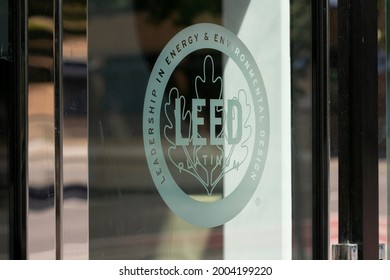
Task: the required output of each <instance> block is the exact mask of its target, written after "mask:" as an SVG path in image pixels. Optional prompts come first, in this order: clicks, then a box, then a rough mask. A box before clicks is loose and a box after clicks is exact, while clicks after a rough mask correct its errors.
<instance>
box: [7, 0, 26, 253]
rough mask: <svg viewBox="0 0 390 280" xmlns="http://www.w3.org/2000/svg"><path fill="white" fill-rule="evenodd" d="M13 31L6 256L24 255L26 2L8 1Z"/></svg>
mask: <svg viewBox="0 0 390 280" xmlns="http://www.w3.org/2000/svg"><path fill="white" fill-rule="evenodd" d="M9 8H10V15H11V16H12V17H13V18H12V24H11V30H10V32H11V33H10V34H13V36H14V38H13V40H12V46H11V55H12V60H13V64H12V69H11V71H12V73H13V75H12V76H13V79H12V81H13V87H12V92H11V109H10V110H11V112H12V113H11V115H12V116H13V119H12V122H11V143H13V145H12V148H13V151H12V153H11V154H10V172H11V174H10V175H11V186H12V187H13V190H12V191H11V198H10V201H11V203H10V206H11V209H10V212H11V215H10V229H11V234H10V235H11V240H10V247H11V248H10V253H11V254H10V258H11V259H26V258H27V207H28V205H27V152H28V151H27V135H28V133H27V3H26V1H9Z"/></svg>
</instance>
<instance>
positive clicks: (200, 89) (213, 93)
mask: <svg viewBox="0 0 390 280" xmlns="http://www.w3.org/2000/svg"><path fill="white" fill-rule="evenodd" d="M222 94H223V81H222V78H221V77H220V76H218V75H216V74H215V68H214V61H213V58H212V57H211V56H210V55H207V56H206V57H205V58H204V61H203V73H202V74H201V75H199V76H196V78H195V95H196V98H195V99H193V100H192V110H186V99H185V97H184V96H180V93H179V90H178V89H177V88H176V87H173V88H172V89H171V90H170V92H169V100H168V102H167V103H166V104H165V108H164V109H165V116H166V119H167V122H168V124H166V125H165V127H164V136H165V138H166V139H167V141H168V142H169V144H170V147H169V148H168V156H169V158H170V160H171V162H172V163H173V164H174V165H175V166H176V168H178V170H179V171H180V172H185V173H187V174H190V175H192V176H193V177H195V178H196V179H197V180H198V181H199V182H200V183H201V184H202V186H203V188H204V189H205V190H206V192H207V194H208V195H212V194H213V191H214V189H215V187H216V186H217V185H218V183H219V182H220V181H221V179H222V178H223V177H224V175H226V174H227V173H229V172H234V171H235V170H238V169H239V168H240V167H241V165H242V164H243V163H244V162H245V160H246V158H247V157H248V154H249V148H248V146H247V142H248V140H249V138H250V137H251V135H252V128H251V126H250V124H249V117H250V114H251V106H250V104H249V103H248V97H247V93H246V92H245V90H243V89H241V90H239V91H238V92H237V96H235V97H233V98H232V99H231V100H228V101H227V102H228V104H229V103H231V104H233V105H232V106H227V109H226V108H225V110H224V108H223V107H224V104H223V99H222V98H223V97H222ZM206 100H208V102H209V103H207V102H206ZM234 108H235V109H234ZM227 110H230V111H229V112H227ZM183 124H187V125H183ZM207 125H209V126H208V127H207ZM202 128H203V129H202ZM205 128H206V129H205ZM207 129H208V130H207ZM209 132H210V135H209V134H208V133H209ZM208 136H210V137H208ZM232 139H233V140H234V141H232ZM229 140H230V141H229ZM183 155H184V160H183Z"/></svg>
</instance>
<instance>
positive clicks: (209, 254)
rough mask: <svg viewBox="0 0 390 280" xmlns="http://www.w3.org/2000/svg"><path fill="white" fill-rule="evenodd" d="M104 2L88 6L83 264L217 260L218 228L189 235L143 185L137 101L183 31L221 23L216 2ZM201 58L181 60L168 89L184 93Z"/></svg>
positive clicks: (139, 102)
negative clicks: (86, 253)
mask: <svg viewBox="0 0 390 280" xmlns="http://www.w3.org/2000/svg"><path fill="white" fill-rule="evenodd" d="M104 3H105V2H104V1H90V2H89V5H90V6H89V8H90V9H89V11H90V14H89V68H90V70H89V73H90V76H89V79H90V80H89V85H90V88H89V91H90V100H89V119H90V121H89V155H90V156H89V168H90V177H89V184H90V202H89V205H90V258H94V259H95V258H98V259H101V258H114V259H117V258H131V259H169V258H173V259H175V258H178V259H201V258H206V259H213V258H222V236H221V227H217V228H214V229H199V228H196V227H194V226H192V225H189V224H188V223H186V222H184V221H182V220H180V219H179V218H177V217H176V216H175V215H174V214H172V212H171V211H170V210H169V208H167V207H166V205H165V203H164V202H163V201H162V199H161V198H160V196H159V194H158V193H157V191H156V189H155V187H154V184H153V182H152V180H151V178H150V175H149V170H148V169H147V165H146V160H145V155H144V151H143V140H142V110H143V102H144V94H145V89H146V85H147V82H148V79H149V75H150V71H151V69H152V67H153V65H154V61H155V59H156V58H157V56H158V55H159V53H160V51H161V50H162V48H163V47H164V46H165V44H166V43H167V42H168V41H169V40H170V38H172V37H173V36H174V35H175V34H176V33H177V32H178V31H179V30H181V29H182V28H184V27H185V26H187V25H188V24H191V23H194V22H196V21H202V22H216V23H220V22H221V10H220V9H221V3H218V2H213V3H217V4H218V5H214V4H211V5H208V4H204V5H188V7H184V6H181V5H178V4H177V3H176V2H175V1H168V2H166V1H154V2H153V5H151V4H150V3H149V2H144V1H134V2H127V4H126V5H125V6H121V5H120V3H118V4H117V5H118V7H117V8H115V7H116V6H115V4H116V3H114V5H112V3H111V2H110V5H109V6H110V7H107V6H106V5H105V4H104ZM121 3H122V2H121ZM194 3H195V2H194ZM152 7H153V8H152ZM185 9H188V12H187V14H185V15H186V16H184V10H185ZM161 10H166V12H165V13H162V12H161ZM188 13H189V14H188ZM175 14H177V15H178V17H177V18H175V16H174V15H175ZM102 38H105V39H104V40H102ZM203 57H204V55H202V54H197V53H195V54H193V55H192V56H190V57H188V59H186V60H185V61H183V62H182V63H181V65H180V67H179V68H178V71H176V72H175V75H173V76H172V78H171V81H170V84H172V86H173V85H174V86H175V87H177V88H178V89H179V90H180V91H181V92H182V93H183V94H185V92H188V94H190V92H191V91H190V87H191V86H192V85H191V84H190V83H189V82H190V81H193V80H194V79H195V78H194V77H195V76H196V75H198V73H201V72H202V69H203V68H202V67H203ZM219 65H220V62H219ZM219 67H220V66H219ZM176 175H177V179H178V180H182V181H183V180H184V182H186V186H188V189H187V190H186V191H187V192H190V193H194V194H197V195H198V196H197V198H198V199H203V198H202V197H201V196H199V195H200V194H202V192H199V190H197V188H196V187H195V186H198V185H197V184H196V179H195V178H193V177H191V176H183V174H176ZM191 182H192V183H191ZM191 186H194V187H191ZM220 191H221V190H219V192H220Z"/></svg>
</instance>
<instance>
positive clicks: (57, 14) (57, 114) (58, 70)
mask: <svg viewBox="0 0 390 280" xmlns="http://www.w3.org/2000/svg"><path fill="white" fill-rule="evenodd" d="M53 52H54V53H53V57H54V143H55V147H54V155H55V158H54V159H55V199H56V202H55V209H56V210H55V211H56V259H62V256H63V253H62V251H63V250H62V249H63V248H62V245H63V238H62V235H63V229H62V223H63V179H62V174H63V173H62V171H63V170H62V163H63V160H62V159H63V156H62V147H63V145H62V144H63V143H62V140H63V139H62V137H63V133H62V132H63V115H64V113H63V91H62V88H63V86H62V64H63V63H62V0H54V48H53Z"/></svg>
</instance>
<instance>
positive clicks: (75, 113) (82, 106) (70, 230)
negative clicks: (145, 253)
mask: <svg viewBox="0 0 390 280" xmlns="http://www.w3.org/2000/svg"><path fill="white" fill-rule="evenodd" d="M86 4H87V2H86V1H85V0H76V1H74V0H64V1H63V8H62V11H63V13H62V18H63V69H62V70H63V114H64V115H63V127H62V128H63V166H62V169H63V221H62V222H63V258H64V259H88V201H87V197H88V189H87V185H88V155H87V154H88V146H87V144H88V143H87V133H88V131H87V74H88V73H87V38H86V36H87V34H86V31H87V30H86V28H87V6H86Z"/></svg>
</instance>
